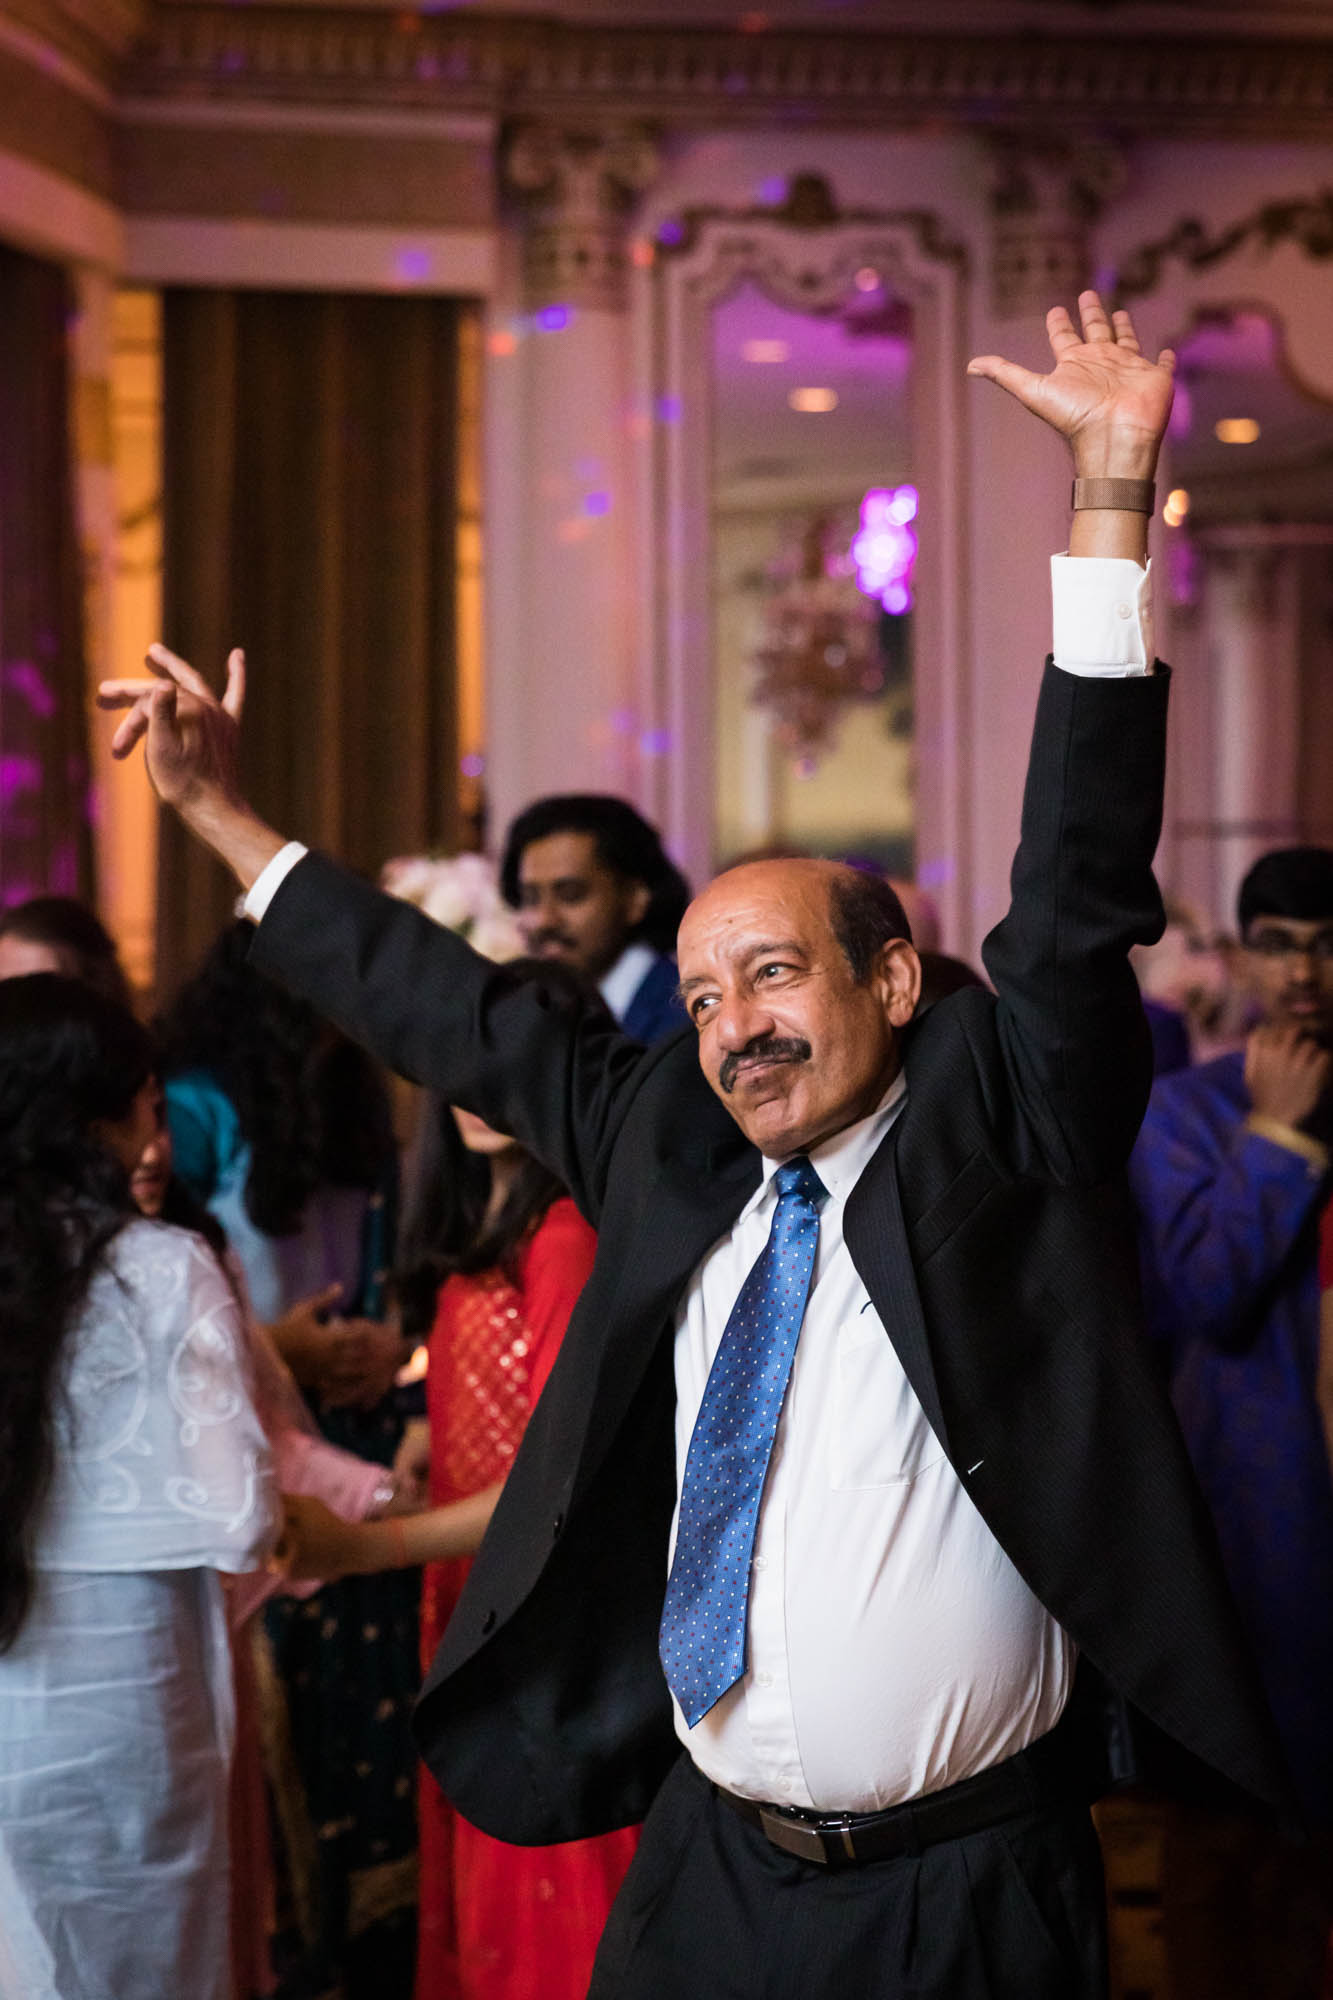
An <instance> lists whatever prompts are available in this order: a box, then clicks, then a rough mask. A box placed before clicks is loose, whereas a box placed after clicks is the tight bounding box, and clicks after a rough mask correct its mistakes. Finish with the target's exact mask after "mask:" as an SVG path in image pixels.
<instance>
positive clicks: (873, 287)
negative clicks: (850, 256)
mask: <svg viewBox="0 0 1333 2000" xmlns="http://www.w3.org/2000/svg"><path fill="white" fill-rule="evenodd" d="M852 283H853V284H854V285H855V286H856V289H857V291H858V292H877V291H878V290H879V286H880V276H879V272H878V271H877V270H876V269H875V267H874V265H873V264H863V265H862V266H861V268H860V270H859V271H858V272H857V274H856V276H855V277H854V278H853V279H852Z"/></svg>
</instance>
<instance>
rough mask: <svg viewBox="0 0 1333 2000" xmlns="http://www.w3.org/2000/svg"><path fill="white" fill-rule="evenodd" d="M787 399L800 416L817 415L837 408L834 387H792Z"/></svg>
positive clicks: (836, 393)
mask: <svg viewBox="0 0 1333 2000" xmlns="http://www.w3.org/2000/svg"><path fill="white" fill-rule="evenodd" d="M787 401H788V403H789V405H790V406H791V408H792V409H793V410H799V411H800V412H801V414H802V416H807V417H818V416H823V415H824V414H825V412H826V411H828V410H836V409H837V407H838V392H837V390H836V389H793V390H792V392H791V394H790V395H789V396H788V398H787Z"/></svg>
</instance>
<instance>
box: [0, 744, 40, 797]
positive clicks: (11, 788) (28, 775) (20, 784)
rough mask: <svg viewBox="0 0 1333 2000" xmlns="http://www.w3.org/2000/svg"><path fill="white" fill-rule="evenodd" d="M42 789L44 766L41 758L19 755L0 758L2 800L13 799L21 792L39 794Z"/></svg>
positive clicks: (0, 793) (0, 791)
mask: <svg viewBox="0 0 1333 2000" xmlns="http://www.w3.org/2000/svg"><path fill="white" fill-rule="evenodd" d="M41 788H42V766H41V760H40V759H39V758H37V757H21V756H19V755H17V754H11V755H9V756H7V757H0V799H5V800H9V799H13V798H15V797H17V795H18V794H19V793H20V792H39V791H40V790H41Z"/></svg>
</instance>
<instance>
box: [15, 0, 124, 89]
mask: <svg viewBox="0 0 1333 2000" xmlns="http://www.w3.org/2000/svg"><path fill="white" fill-rule="evenodd" d="M151 13H152V0H0V28H2V27H9V28H10V29H12V30H13V31H14V37H13V38H11V39H16V38H18V37H21V38H22V39H23V40H25V41H27V40H30V41H31V43H32V45H33V46H34V49H35V50H36V49H41V50H44V51H49V52H50V54H51V55H53V56H55V57H56V58H57V60H58V61H59V62H62V63H65V64H68V65H70V66H71V67H72V68H73V69H74V70H75V71H77V72H78V73H79V74H80V75H81V76H82V77H83V78H84V79H85V80H86V81H87V82H88V83H91V84H94V85H98V86H103V87H105V86H108V85H110V84H111V83H112V81H113V80H114V78H115V75H116V72H117V71H118V69H119V67H120V65H121V63H122V62H123V60H124V59H125V57H126V56H127V55H128V53H129V51H130V50H131V49H132V48H133V47H134V46H135V44H136V43H138V42H141V41H142V40H143V37H144V36H145V34H146V33H147V32H148V30H149V22H150V18H151Z"/></svg>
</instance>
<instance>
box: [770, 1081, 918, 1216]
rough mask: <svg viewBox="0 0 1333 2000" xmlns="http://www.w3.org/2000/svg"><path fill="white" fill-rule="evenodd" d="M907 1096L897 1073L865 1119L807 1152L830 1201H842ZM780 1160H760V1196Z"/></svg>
mask: <svg viewBox="0 0 1333 2000" xmlns="http://www.w3.org/2000/svg"><path fill="white" fill-rule="evenodd" d="M906 1095H907V1073H906V1071H905V1070H902V1069H900V1070H899V1071H898V1074H897V1076H895V1077H894V1079H893V1082H892V1083H891V1084H890V1085H889V1087H888V1089H887V1090H886V1091H885V1093H884V1095H883V1097H881V1099H880V1101H879V1103H878V1104H877V1105H876V1107H875V1109H874V1110H873V1111H872V1112H871V1113H870V1115H869V1116H868V1117H866V1118H858V1119H857V1121H856V1123H855V1125H846V1126H844V1127H843V1129H842V1131H841V1132H835V1133H834V1134H833V1137H832V1138H831V1139H825V1140H824V1141H823V1142H822V1143H821V1144H820V1145H818V1146H813V1147H812V1148H811V1149H810V1164H811V1166H812V1167H813V1168H814V1170H815V1172H816V1173H817V1174H818V1175H819V1178H820V1180H821V1181H822V1182H823V1183H824V1186H825V1187H826V1188H827V1189H828V1192H829V1196H830V1199H831V1200H833V1201H845V1200H846V1199H847V1196H848V1195H849V1194H850V1193H851V1191H852V1189H853V1188H854V1187H855V1186H856V1183H857V1182H858V1181H859V1180H860V1178H861V1175H862V1173H863V1172H864V1171H865V1168H866V1166H867V1164H868V1163H869V1161H870V1159H871V1156H872V1155H873V1154H874V1152H875V1150H876V1148H877V1147H878V1145H879V1142H880V1140H881V1139H882V1138H883V1137H884V1134H885V1133H886V1132H887V1131H888V1129H889V1127H890V1125H892V1123H893V1121H894V1119H895V1118H896V1117H897V1116H898V1113H899V1111H900V1110H901V1109H902V1104H903V1099H904V1098H905V1097H906ZM782 1164H783V1163H782V1161H781V1160H770V1159H769V1158H768V1156H767V1154H765V1155H764V1156H763V1168H764V1178H763V1180H762V1182H761V1183H760V1189H759V1192H760V1194H761V1195H763V1194H765V1193H767V1191H768V1189H769V1187H770V1185H771V1184H772V1180H773V1176H774V1174H775V1173H776V1172H777V1170H778V1168H779V1167H780V1166H781V1165H782Z"/></svg>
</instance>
